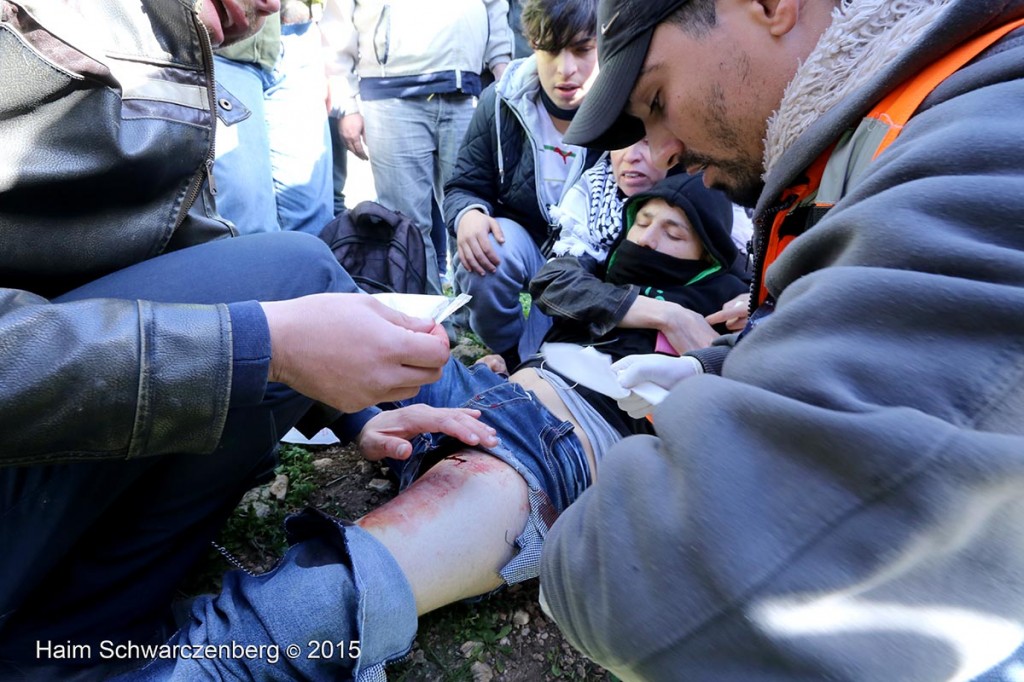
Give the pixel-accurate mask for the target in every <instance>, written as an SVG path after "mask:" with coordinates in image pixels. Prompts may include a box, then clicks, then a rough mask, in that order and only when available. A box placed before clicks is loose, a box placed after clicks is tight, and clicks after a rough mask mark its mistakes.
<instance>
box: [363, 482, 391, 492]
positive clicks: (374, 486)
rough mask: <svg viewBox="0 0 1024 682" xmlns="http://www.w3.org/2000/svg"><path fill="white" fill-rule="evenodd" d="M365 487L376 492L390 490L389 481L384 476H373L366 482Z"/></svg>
mask: <svg viewBox="0 0 1024 682" xmlns="http://www.w3.org/2000/svg"><path fill="white" fill-rule="evenodd" d="M366 487H367V488H369V489H370V490H372V491H374V492H377V493H386V492H387V491H389V490H391V481H389V480H387V479H385V478H375V479H373V480H372V481H370V482H369V483H367V484H366Z"/></svg>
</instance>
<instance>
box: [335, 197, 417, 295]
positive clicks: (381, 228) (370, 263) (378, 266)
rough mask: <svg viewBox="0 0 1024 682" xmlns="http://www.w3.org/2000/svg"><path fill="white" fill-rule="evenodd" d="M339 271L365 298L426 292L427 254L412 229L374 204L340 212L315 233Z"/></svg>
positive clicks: (410, 223)
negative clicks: (318, 235)
mask: <svg viewBox="0 0 1024 682" xmlns="http://www.w3.org/2000/svg"><path fill="white" fill-rule="evenodd" d="M320 239H322V240H324V241H325V242H327V245H328V246H330V247H331V251H333V252H334V257H335V258H337V259H338V262H339V263H341V265H342V267H343V268H345V270H346V271H347V272H348V274H349V275H351V277H352V279H353V280H355V283H356V284H358V285H359V287H360V288H361V289H363V291H366V292H367V293H370V294H379V293H401V294H425V293H426V292H427V254H426V249H425V247H424V244H423V235H422V233H421V232H420V231H419V229H418V228H417V227H416V224H415V223H414V222H413V221H412V220H411V219H410V218H408V217H407V216H405V215H402V214H401V213H399V212H398V211H392V210H391V209H389V208H385V207H384V206H381V205H380V204H378V203H377V202H375V201H363V202H360V203H359V204H358V205H357V206H356V207H355V208H351V209H346V210H345V211H344V212H343V213H340V214H338V216H337V217H335V218H334V220H332V221H331V222H329V223H327V224H326V225H324V228H323V230H321V231H320Z"/></svg>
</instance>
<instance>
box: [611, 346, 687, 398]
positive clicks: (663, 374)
mask: <svg viewBox="0 0 1024 682" xmlns="http://www.w3.org/2000/svg"><path fill="white" fill-rule="evenodd" d="M612 370H613V371H614V372H615V374H616V376H617V377H618V379H619V384H621V385H622V387H623V388H633V387H635V386H637V385H639V384H641V383H643V382H645V381H649V382H651V383H652V384H657V385H658V386H661V387H662V388H667V389H672V388H673V387H675V385H676V384H678V383H679V382H680V381H682V380H683V379H688V378H689V377H692V376H696V375H698V374H703V373H704V367H703V366H702V365H701V364H700V361H699V360H697V358H693V357H690V356H688V355H682V356H680V357H672V356H670V355H662V354H661V353H648V354H646V355H630V356H628V357H624V358H622V359H621V360H619V361H618V362H613V363H612Z"/></svg>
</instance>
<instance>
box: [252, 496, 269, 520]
mask: <svg viewBox="0 0 1024 682" xmlns="http://www.w3.org/2000/svg"><path fill="white" fill-rule="evenodd" d="M249 509H251V510H252V513H253V515H254V516H255V517H256V518H257V519H265V518H267V517H268V516H270V505H269V504H267V503H266V502H262V501H260V500H256V501H255V502H253V503H252V504H250V505H249Z"/></svg>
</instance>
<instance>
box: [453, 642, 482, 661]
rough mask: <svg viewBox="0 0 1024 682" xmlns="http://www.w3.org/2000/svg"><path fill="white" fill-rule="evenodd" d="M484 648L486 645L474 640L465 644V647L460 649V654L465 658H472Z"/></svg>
mask: <svg viewBox="0 0 1024 682" xmlns="http://www.w3.org/2000/svg"><path fill="white" fill-rule="evenodd" d="M483 647H484V645H483V644H481V643H480V642H474V641H473V640H469V641H468V642H465V643H463V645H462V646H460V647H459V653H460V654H462V657H463V658H470V657H472V656H473V655H474V654H476V653H477V652H478V651H480V650H481V649H483Z"/></svg>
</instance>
